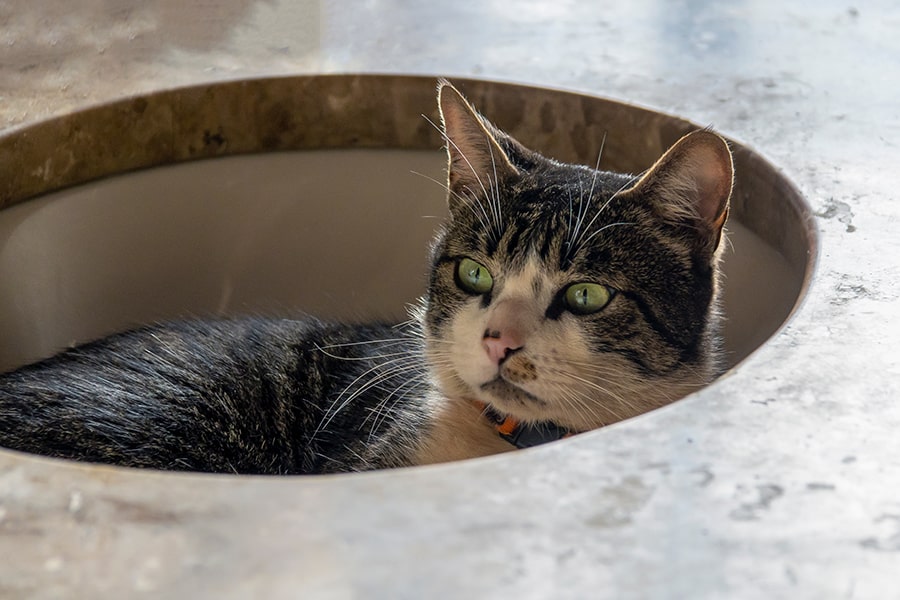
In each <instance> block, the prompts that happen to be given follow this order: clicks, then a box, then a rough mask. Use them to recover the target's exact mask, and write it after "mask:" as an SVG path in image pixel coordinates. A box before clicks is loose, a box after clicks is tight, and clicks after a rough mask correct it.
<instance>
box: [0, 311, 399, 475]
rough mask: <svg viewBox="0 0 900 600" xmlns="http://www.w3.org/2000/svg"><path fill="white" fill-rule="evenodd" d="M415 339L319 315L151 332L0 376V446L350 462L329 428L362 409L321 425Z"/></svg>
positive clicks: (128, 456)
mask: <svg viewBox="0 0 900 600" xmlns="http://www.w3.org/2000/svg"><path fill="white" fill-rule="evenodd" d="M412 343H413V338H409V337H407V336H403V335H398V332H397V331H396V330H395V329H394V328H392V327H390V326H389V325H382V324H375V325H366V326H356V325H342V324H329V323H323V322H320V321H317V320H314V319H301V320H291V319H266V318H243V319H222V320H202V319H199V320H190V321H183V322H175V323H166V324H160V325H155V326H150V327H144V328H140V329H136V330H133V331H129V332H125V333H121V334H116V335H113V336H110V337H108V338H104V339H102V340H99V341H96V342H92V343H89V344H86V345H84V346H80V347H77V348H73V349H71V350H68V351H66V352H63V353H61V354H59V355H57V356H55V357H53V358H50V359H48V360H45V361H42V362H39V363H36V364H34V365H30V366H27V367H24V368H21V369H19V370H17V371H14V372H12V373H9V374H6V375H3V376H0V445H3V446H7V447H11V448H14V449H18V450H24V451H35V452H40V453H42V454H50V455H52V456H58V457H64V458H75V459H80V460H88V461H96V462H105V463H114V464H120V465H127V466H140V467H153V468H164V469H187V470H200V471H216V472H251V473H297V472H317V471H321V470H330V469H329V467H328V465H329V464H333V466H334V468H341V469H346V468H347V467H348V465H347V464H345V462H344V461H345V459H344V458H343V457H344V454H345V450H344V449H342V448H341V444H343V445H344V446H346V445H348V444H350V445H352V443H351V442H352V440H348V439H336V437H335V435H334V433H333V432H334V431H336V430H337V427H338V426H340V427H342V428H347V427H349V431H357V430H358V429H359V425H360V423H355V422H354V419H355V420H358V421H362V420H364V418H365V415H364V414H361V412H360V411H359V410H345V411H341V412H340V414H339V418H340V421H339V422H336V423H334V427H322V424H323V422H324V421H326V420H327V418H328V416H329V410H330V409H331V408H332V405H334V404H335V403H336V402H339V401H341V398H342V395H346V390H347V389H349V388H352V387H353V386H352V384H353V382H354V381H367V379H366V378H365V377H364V375H365V374H366V373H367V372H377V371H378V370H379V366H380V365H381V364H382V362H383V360H384V359H383V357H384V355H385V354H386V353H388V352H390V353H399V354H400V355H409V354H410V350H411V349H410V344H412ZM357 387H359V386H357ZM374 391H375V390H369V389H367V390H362V392H361V393H360V394H358V396H363V397H362V398H360V399H361V400H363V401H365V400H367V399H368V400H369V401H370V402H375V403H376V404H377V403H378V399H377V398H365V395H366V393H368V394H369V395H370V396H371V395H372V393H373V392H374ZM353 405H354V406H358V405H360V403H359V402H354V403H353ZM383 421H384V423H383V424H382V427H389V426H390V424H391V421H390V420H389V419H387V420H385V419H383ZM328 424H329V425H331V423H330V422H329V423H328ZM315 437H317V438H318V439H314V438H315ZM337 437H338V438H340V437H341V436H337ZM343 437H344V438H346V436H343ZM351 468H353V467H352V466H351Z"/></svg>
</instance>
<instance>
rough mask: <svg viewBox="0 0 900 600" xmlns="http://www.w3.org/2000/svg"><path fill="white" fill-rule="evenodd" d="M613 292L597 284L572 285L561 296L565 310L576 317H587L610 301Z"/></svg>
mask: <svg viewBox="0 0 900 600" xmlns="http://www.w3.org/2000/svg"><path fill="white" fill-rule="evenodd" d="M612 297H613V290H612V289H611V288H609V287H607V286H605V285H602V284H599V283H574V284H572V285H570V286H569V287H568V288H566V293H565V295H564V296H563V298H564V300H565V303H566V308H568V309H569V310H570V311H572V312H573V313H575V314H576V315H589V314H591V313H595V312H597V311H598V310H600V309H602V308H603V307H604V306H606V305H607V304H609V301H610V300H612Z"/></svg>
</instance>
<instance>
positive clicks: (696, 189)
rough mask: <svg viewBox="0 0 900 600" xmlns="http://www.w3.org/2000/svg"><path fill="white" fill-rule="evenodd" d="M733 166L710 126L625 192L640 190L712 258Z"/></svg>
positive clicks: (685, 140) (690, 136)
mask: <svg viewBox="0 0 900 600" xmlns="http://www.w3.org/2000/svg"><path fill="white" fill-rule="evenodd" d="M733 183H734V165H733V163H732V159H731V151H730V150H729V149H728V143H727V142H726V141H725V140H724V139H722V138H721V137H719V136H718V135H716V134H715V133H713V132H712V131H709V130H705V129H704V130H699V131H694V132H693V133H689V134H687V135H686V136H684V137H683V138H681V139H680V140H678V141H677V142H676V143H675V144H674V145H673V146H672V147H671V148H669V150H668V151H667V152H666V153H665V154H663V156H662V157H661V158H660V159H659V160H658V161H656V164H655V165H653V166H652V167H651V168H650V169H649V170H648V171H647V172H646V173H645V174H644V176H643V177H642V178H641V180H640V181H638V182H637V184H635V185H634V187H632V188H631V189H630V190H628V191H626V192H625V193H632V194H634V193H644V194H645V195H646V196H647V197H648V198H649V199H650V201H651V205H652V206H653V208H654V209H655V210H656V212H657V214H659V216H661V217H662V218H663V220H665V221H667V222H668V223H670V224H672V225H676V226H680V227H682V228H683V229H684V230H685V231H687V232H689V236H687V237H690V238H692V241H693V245H694V248H695V249H696V250H697V251H698V252H700V254H701V255H704V256H706V257H708V258H712V257H713V255H714V253H715V251H716V249H717V247H718V246H719V241H720V239H721V237H722V227H723V226H724V224H725V220H726V219H727V218H728V205H729V200H730V199H731V188H732V185H733Z"/></svg>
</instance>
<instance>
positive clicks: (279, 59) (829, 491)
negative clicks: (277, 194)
mask: <svg viewBox="0 0 900 600" xmlns="http://www.w3.org/2000/svg"><path fill="white" fill-rule="evenodd" d="M619 4H621V5H608V6H605V5H603V4H601V3H574V2H571V3H570V2H553V3H550V2H523V3H521V5H519V6H517V8H516V9H515V10H511V9H509V8H507V7H503V6H502V5H500V4H496V3H475V2H472V3H455V4H453V5H446V6H444V5H442V6H440V7H438V5H434V6H431V5H425V3H422V4H421V5H415V6H409V5H407V4H406V3H399V2H352V3H349V2H348V3H336V2H335V3H325V2H322V3H319V2H313V1H300V2H289V1H287V0H273V1H271V2H266V3H253V2H215V1H214V2H204V3H200V4H198V5H196V7H194V8H184V7H183V6H182V3H174V2H171V3H170V2H162V3H153V4H151V3H142V2H136V1H134V0H115V1H112V2H85V3H83V6H81V7H80V9H79V10H77V11H73V10H71V6H70V4H68V3H64V2H56V1H54V0H46V1H44V2H39V3H29V4H21V3H16V6H15V7H13V6H12V4H11V3H7V4H0V97H2V102H0V124H2V125H3V126H5V127H6V129H7V131H6V133H7V134H11V133H15V132H16V131H20V132H22V131H25V130H26V129H27V128H30V127H33V126H34V124H35V123H37V122H39V121H43V120H45V119H47V118H49V117H55V116H64V115H68V114H70V113H72V112H73V111H82V110H86V109H89V107H91V106H96V105H101V104H107V103H110V102H114V101H119V100H123V99H125V101H124V102H122V103H119V104H116V105H115V106H114V107H113V108H109V107H107V108H106V109H96V110H97V111H98V113H97V114H100V112H102V111H106V112H105V113H104V118H103V119H100V120H99V121H98V122H97V123H96V127H92V128H80V126H76V125H77V123H84V122H85V121H84V120H83V118H82V119H81V120H78V119H76V120H74V121H73V120H72V119H70V118H68V117H66V118H63V119H61V120H59V121H55V122H54V123H53V124H52V125H51V124H48V125H47V127H52V128H55V130H54V131H53V135H50V134H46V135H35V136H33V137H31V138H30V139H29V138H23V137H22V136H18V137H17V138H16V139H18V142H16V144H18V145H14V146H10V145H3V144H0V169H2V171H3V176H2V182H0V197H2V198H3V199H4V200H3V202H9V201H10V199H11V198H18V197H21V196H22V195H28V194H29V193H31V192H36V191H38V190H40V189H44V188H45V184H46V181H45V179H46V178H47V177H50V178H51V179H52V178H54V177H60V178H64V177H69V178H70V179H69V180H68V181H69V182H76V181H80V180H83V179H84V178H86V177H90V176H93V175H96V174H99V173H100V171H92V172H91V173H86V172H85V171H83V170H84V169H91V170H93V169H101V170H102V169H104V168H107V167H104V165H108V168H109V169H110V170H113V169H116V170H117V169H121V168H123V166H127V165H129V164H130V165H133V166H135V167H137V166H144V165H148V164H157V163H162V162H168V161H170V160H173V159H182V158H195V157H196V158H199V157H205V156H214V155H216V153H219V152H228V153H234V152H241V151H251V150H254V149H256V148H257V147H266V148H272V149H277V148H281V147H302V146H303V144H304V139H305V137H304V136H308V135H310V133H309V132H312V131H316V126H317V120H316V119H315V118H312V117H311V116H310V115H311V114H312V113H309V112H303V113H302V114H300V113H293V112H291V111H285V110H284V104H283V102H280V101H279V102H272V101H271V97H268V96H267V95H266V94H264V93H261V91H260V89H258V88H257V89H254V84H253V83H252V82H251V83H245V82H241V81H235V80H239V79H247V78H259V77H271V76H285V75H295V74H303V73H340V72H362V73H365V72H370V73H398V74H399V73H420V74H434V75H446V76H449V77H453V78H457V77H460V78H462V77H478V78H488V79H499V80H505V81H517V82H523V83H527V84H531V85H539V86H550V87H562V88H568V89H573V90H577V91H582V92H587V93H590V94H599V95H603V96H608V97H611V98H614V99H618V100H624V101H628V102H632V103H636V104H639V105H642V106H647V107H651V108H653V109H657V110H661V111H663V112H666V113H671V114H678V115H681V116H683V117H685V118H687V119H689V120H690V121H693V122H696V123H700V124H707V123H709V124H713V125H714V126H715V127H716V128H717V129H719V130H721V131H722V132H724V133H725V134H726V135H728V136H729V137H731V138H732V139H735V140H737V141H738V142H741V143H744V144H746V145H747V146H749V147H751V148H754V149H756V150H757V151H759V152H760V153H762V155H763V156H765V157H766V158H767V159H768V160H770V161H771V162H772V163H774V164H775V165H778V167H779V168H780V169H781V170H782V173H783V174H784V175H785V176H786V177H787V178H789V179H790V180H792V181H794V182H795V183H796V185H797V187H798V189H799V190H800V192H801V193H802V194H803V195H804V196H805V197H806V199H807V200H808V202H809V203H810V205H811V206H812V210H813V212H814V213H815V215H816V217H815V222H814V226H815V228H816V229H817V233H818V235H819V237H820V240H821V250H820V253H819V264H818V267H817V272H816V276H815V277H814V279H813V281H812V283H811V286H810V290H809V294H808V296H807V298H806V300H805V302H804V304H803V305H802V306H801V307H800V309H799V310H798V311H797V313H796V314H795V315H794V317H793V319H792V320H791V321H790V322H789V324H788V325H787V326H786V327H785V328H784V329H783V330H782V331H781V332H780V333H778V334H777V335H776V336H775V337H774V338H773V339H772V340H771V341H770V342H769V343H768V344H767V345H766V346H765V347H763V348H762V349H760V350H759V351H757V352H756V353H755V354H754V355H753V356H752V357H750V358H749V359H748V360H746V361H744V362H743V363H742V364H740V365H739V366H738V367H737V368H736V369H734V370H733V371H731V372H730V373H729V374H728V376H726V377H725V378H723V379H722V380H720V381H718V382H717V383H716V384H715V385H713V386H711V387H710V388H708V389H706V390H704V391H702V392H700V393H698V394H695V395H694V396H691V397H689V398H687V399H685V400H683V401H681V402H678V403H676V404H674V405H672V406H669V407H667V408H665V409H662V410H659V411H656V412H654V413H651V414H648V415H644V416H642V417H640V418H638V419H634V420H631V421H628V422H625V423H622V424H619V425H615V426H612V427H609V428H606V429H604V430H602V431H598V432H594V433H591V434H587V435H582V436H578V437H576V438H573V439H571V440H566V441H564V442H562V443H557V444H552V445H549V446H545V447H542V448H539V449H536V450H533V451H526V452H519V453H515V454H513V455H510V456H503V457H495V458H489V459H483V460H479V461H472V462H468V463H456V464H450V465H444V466H438V467H429V468H421V469H410V470H404V471H398V472H392V473H374V474H365V475H354V476H339V477H325V478H314V479H283V480H274V479H258V478H222V477H203V476H190V475H158V474H152V473H141V474H135V473H133V472H128V471H123V470H116V469H110V468H103V467H87V466H72V465H65V464H62V463H59V462H54V461H49V460H44V459H40V458H34V457H25V456H21V455H16V454H13V453H2V454H0V556H2V557H3V558H2V560H0V597H10V598H19V597H35V598H55V597H115V598H120V597H141V596H143V595H146V596H149V597H201V596H205V597H217V598H232V597H234V598H237V597H278V598H281V597H283V598H293V597H328V598H357V597H360V598H372V597H379V598H419V597H428V598H436V597H448V598H450V597H452V598H460V597H462V598H465V597H508V596H517V597H526V598H547V597H554V598H555V597H571V598H598V597H607V598H744V597H748V598H890V597H897V596H898V595H900V585H898V583H897V582H898V575H897V572H898V565H900V498H898V492H897V490H900V458H898V452H897V450H898V447H900V445H898V441H897V431H898V429H900V406H898V403H897V401H896V398H897V397H898V395H900V394H898V392H900V383H898V381H900V360H898V358H897V350H898V341H897V340H898V335H897V334H898V332H900V327H898V325H897V323H896V319H897V316H898V304H900V287H898V283H897V281H898V279H900V277H898V276H900V259H898V256H900V252H898V251H900V248H898V246H900V243H898V241H897V236H896V235H895V233H894V229H895V226H896V225H897V223H898V220H900V205H898V203H897V200H896V197H897V194H896V190H895V188H896V186H895V179H896V177H895V175H894V173H895V172H896V165H897V160H898V158H900V157H898V151H897V140H898V139H900V105H898V103H897V102H896V97H897V93H898V91H900V90H898V88H900V61H898V57H900V38H898V37H897V36H896V31H897V27H898V26H900V9H898V8H897V7H896V5H895V4H893V3H889V2H879V1H877V0H876V1H873V2H869V3H866V4H865V5H848V4H846V3H837V2H830V1H826V2H820V3H817V4H816V5H815V7H813V6H812V5H809V4H808V3H800V2H795V3H792V2H778V3H776V2H756V3H749V4H748V3H742V4H732V3H723V4H710V3H703V2H699V3H698V2H688V1H684V2H673V3H665V4H662V3H655V2H650V1H649V0H639V1H637V2H630V3H619ZM223 81H228V82H231V83H229V84H228V85H235V86H247V88H248V90H247V93H248V94H251V97H252V98H253V100H252V102H244V101H241V102H237V101H235V98H236V96H235V95H233V94H226V95H221V96H220V95H217V94H216V93H214V92H211V91H209V90H210V89H212V88H208V89H205V88H204V86H205V85H206V86H207V87H208V84H211V83H215V82H223ZM348 81H351V83H348V84H347V85H348V86H350V88H352V80H348ZM188 85H190V86H195V87H194V88H193V95H192V96H191V97H190V98H188V97H186V96H185V97H183V98H182V99H181V100H180V104H178V105H177V106H176V105H175V104H173V103H172V102H167V101H166V100H165V99H166V95H165V93H163V94H159V93H158V92H160V90H171V89H173V88H177V87H183V86H188ZM216 89H219V88H216ZM394 89H396V88H394ZM417 89H418V87H417ZM150 92H153V94H151V95H150V96H149V98H148V100H146V101H145V102H146V103H144V102H142V101H140V100H128V99H129V98H133V97H135V96H137V95H140V94H146V93H150ZM307 92H310V93H312V90H298V91H297V102H298V103H304V102H314V101H315V100H316V98H318V97H319V96H316V95H315V94H314V93H313V94H312V97H311V98H310V97H308V96H305V95H304V94H305V93H307ZM422 93H423V94H424V93H425V92H424V91H423V92H422ZM279 97H282V96H279ZM334 97H335V98H336V99H337V100H335V101H338V100H339V99H340V97H341V95H340V94H335V96H334ZM345 97H346V98H351V97H353V94H352V89H348V92H347V94H346V96H345ZM511 97H512V96H508V95H507V96H502V95H497V96H495V97H494V98H495V99H493V100H492V96H490V95H487V96H485V97H483V98H478V97H477V93H476V101H477V102H478V103H479V106H480V107H481V108H483V109H484V110H485V112H487V113H488V114H493V113H498V114H501V113H502V114H513V113H514V112H515V106H505V105H504V106H494V105H492V102H511V100H510V98H511ZM504 98H505V99H504ZM394 102H395V103H397V106H398V109H397V110H398V113H397V114H409V113H411V112H412V113H413V114H416V113H418V112H421V111H422V109H421V108H419V106H420V102H419V98H417V97H416V96H415V95H414V94H407V93H405V92H404V93H397V95H396V96H394ZM210 106H214V107H215V110H214V111H212V112H213V113H214V114H220V113H221V114H229V115H232V117H230V118H229V119H228V120H216V121H215V122H208V121H204V119H207V118H208V117H209V114H211V112H210V110H209V109H208V107H210ZM534 106H538V105H534ZM369 109H371V106H370V105H367V104H366V103H363V104H361V105H356V104H355V103H354V105H353V106H349V105H348V108H347V110H349V111H359V112H360V113H365V111H366V110H369ZM89 110H95V109H89ZM110 110H112V112H113V114H114V115H116V116H115V117H114V118H113V119H112V120H110V119H109V118H108V116H109V114H108V113H109V111H110ZM178 110H191V111H193V113H194V114H196V115H197V117H196V122H195V123H188V122H187V121H186V120H184V119H176V118H175V115H176V112H175V111H178ZM530 110H531V112H529V111H528V110H523V112H522V117H521V123H522V127H525V128H527V129H528V130H529V131H531V132H532V135H546V136H548V137H547V139H546V142H547V144H548V145H551V146H552V145H554V144H561V143H562V142H561V141H560V140H558V139H554V138H553V136H554V131H558V129H559V127H560V123H566V124H568V125H569V126H570V127H576V128H577V125H578V118H579V117H578V113H577V112H575V111H573V112H571V113H569V112H566V113H564V114H559V115H557V116H556V121H555V122H554V123H553V125H554V126H555V127H547V128H545V129H541V128H538V124H539V123H541V118H542V115H541V112H540V108H539V107H538V108H532V109H530ZM248 111H253V112H248ZM258 114H265V115H266V117H267V118H266V119H265V122H268V123H271V124H272V127H275V128H276V129H277V131H275V132H273V131H267V130H265V128H260V127H259V123H260V122H262V121H260V120H258V118H257V116H256V115H258ZM73 119H74V117H73ZM567 119H571V120H570V121H567ZM513 120H515V119H513ZM76 121H77V123H76ZM410 122H412V121H410ZM532 122H533V123H534V125H530V124H528V123H532ZM546 122H547V123H548V124H549V123H550V119H549V117H546ZM141 123H147V124H148V126H147V127H146V128H142V127H136V124H141ZM223 123H231V124H235V123H249V124H251V126H248V127H239V128H236V129H235V130H234V131H230V130H225V129H223V130H222V131H219V130H218V129H217V127H219V126H220V125H221V126H222V127H224V126H225V125H224V124H223ZM254 123H255V124H256V126H255V127H254V126H252V125H253V124H254ZM176 124H180V125H178V126H179V127H182V126H185V125H187V130H186V131H180V130H179V131H177V132H176V133H173V134H172V135H171V137H169V136H168V135H166V136H161V135H160V132H161V131H172V130H173V129H176ZM395 125H396V124H395V123H391V122H385V123H383V126H382V128H380V129H378V128H375V126H374V125H373V131H371V132H369V134H370V136H371V137H369V138H366V137H360V138H359V139H358V143H360V144H366V143H372V144H375V145H377V144H379V143H382V142H383V141H384V140H390V144H396V145H407V144H408V145H411V146H414V145H416V144H421V143H422V140H423V139H425V138H427V137H428V136H432V135H433V133H432V132H430V131H428V128H427V127H424V126H422V125H421V123H420V124H419V125H417V126H415V127H414V128H413V129H401V128H398V127H396V126H395ZM516 126H517V125H516V124H515V123H513V124H512V128H513V129H514V130H515V127H516ZM167 127H168V129H166V128H167ZM627 129H628V123H627V121H625V122H623V130H627ZM35 131H36V130H35ZM207 131H208V132H209V133H208V135H204V134H205V133H206V132H207ZM98 132H99V133H98ZM122 132H127V134H128V135H126V136H123V135H122ZM542 132H543V133H542ZM276 133H277V135H276ZM348 135H349V136H350V137H352V136H354V135H356V133H353V132H347V131H333V130H320V131H319V132H318V133H317V134H316V136H317V139H318V140H319V142H317V143H319V144H323V143H324V144H328V143H329V140H331V142H330V143H333V144H336V145H342V144H345V143H346V142H347V139H348V137H347V136H348ZM90 136H93V137H90ZM12 137H14V136H11V135H7V136H6V137H5V138H4V140H9V139H11V138H12ZM122 137H124V138H125V139H126V140H128V141H129V142H130V143H129V144H126V145H124V146H123V145H122V144H121V141H122ZM617 137H618V136H615V137H614V136H610V143H616V144H620V146H619V151H620V152H628V151H629V150H628V149H629V148H636V150H635V151H636V152H641V153H643V152H650V151H651V150H652V147H651V146H652V145H653V143H654V142H652V141H651V142H648V147H646V148H640V147H638V146H632V145H630V144H629V143H627V140H625V139H616V138H617ZM566 139H569V140H575V139H576V138H575V137H573V136H568V137H567V138H566ZM592 139H596V138H591V137H588V138H586V141H585V142H584V143H585V144H590V143H594V142H593V141H592ZM61 140H64V141H65V143H63V142H62V141H61ZM220 140H221V141H222V143H219V141H220ZM366 140H370V142H367V141H366ZM662 142H663V140H659V141H657V142H655V143H662ZM10 144H11V142H10ZM79 144H80V145H79ZM260 144H261V145H262V146H259V145H260ZM572 144H573V148H572V149H573V151H575V152H576V153H580V152H584V149H583V148H580V147H575V145H574V144H575V142H574V141H573V142H572ZM126 148H127V151H126ZM614 148H615V146H614ZM74 149H82V150H84V151H88V150H89V154H90V157H91V163H90V165H91V166H86V164H87V163H85V162H84V161H82V160H80V159H81V158H82V156H83V155H82V154H80V153H79V152H76V151H75V150H74ZM642 156H643V154H642ZM560 158H567V157H566V156H563V155H560ZM48 160H49V162H47V161H48ZM628 160H629V161H636V160H638V159H637V158H629V159H628ZM748 160H749V159H748ZM11 164H12V165H18V164H29V165H38V166H40V167H41V168H42V169H43V170H39V169H38V168H37V167H35V169H32V170H29V171H21V170H19V171H17V170H16V169H11V170H10V165H11ZM48 174H49V175H48ZM59 181H62V180H61V179H60V180H59ZM746 201H749V199H747V200H746ZM750 212H752V211H748V214H750ZM758 225H759V228H760V229H766V228H768V229H770V230H775V229H776V228H777V227H779V226H780V223H779V222H778V221H777V220H776V221H772V222H763V223H759V224H758ZM773 237H778V236H777V235H776V234H774V233H773ZM801 251H802V248H800V247H799V246H798V247H796V248H795V249H794V250H790V251H788V252H789V253H790V252H797V253H799V252H801ZM798 256H799V254H798ZM760 293H766V290H765V289H761V290H760Z"/></svg>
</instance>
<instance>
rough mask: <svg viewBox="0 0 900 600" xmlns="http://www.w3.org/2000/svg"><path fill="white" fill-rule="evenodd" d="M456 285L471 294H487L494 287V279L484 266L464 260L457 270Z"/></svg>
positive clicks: (469, 259)
mask: <svg viewBox="0 0 900 600" xmlns="http://www.w3.org/2000/svg"><path fill="white" fill-rule="evenodd" d="M456 283H457V285H459V287H460V288H461V289H462V290H463V291H465V292H468V293H470V294H487V293H488V292H490V291H491V289H492V288H493V287H494V278H493V277H491V274H490V272H489V271H488V270H487V269H486V268H485V266H484V265H482V264H480V263H477V262H475V261H474V260H472V259H471V258H464V259H462V260H461V261H459V266H458V267H457V268H456Z"/></svg>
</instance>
